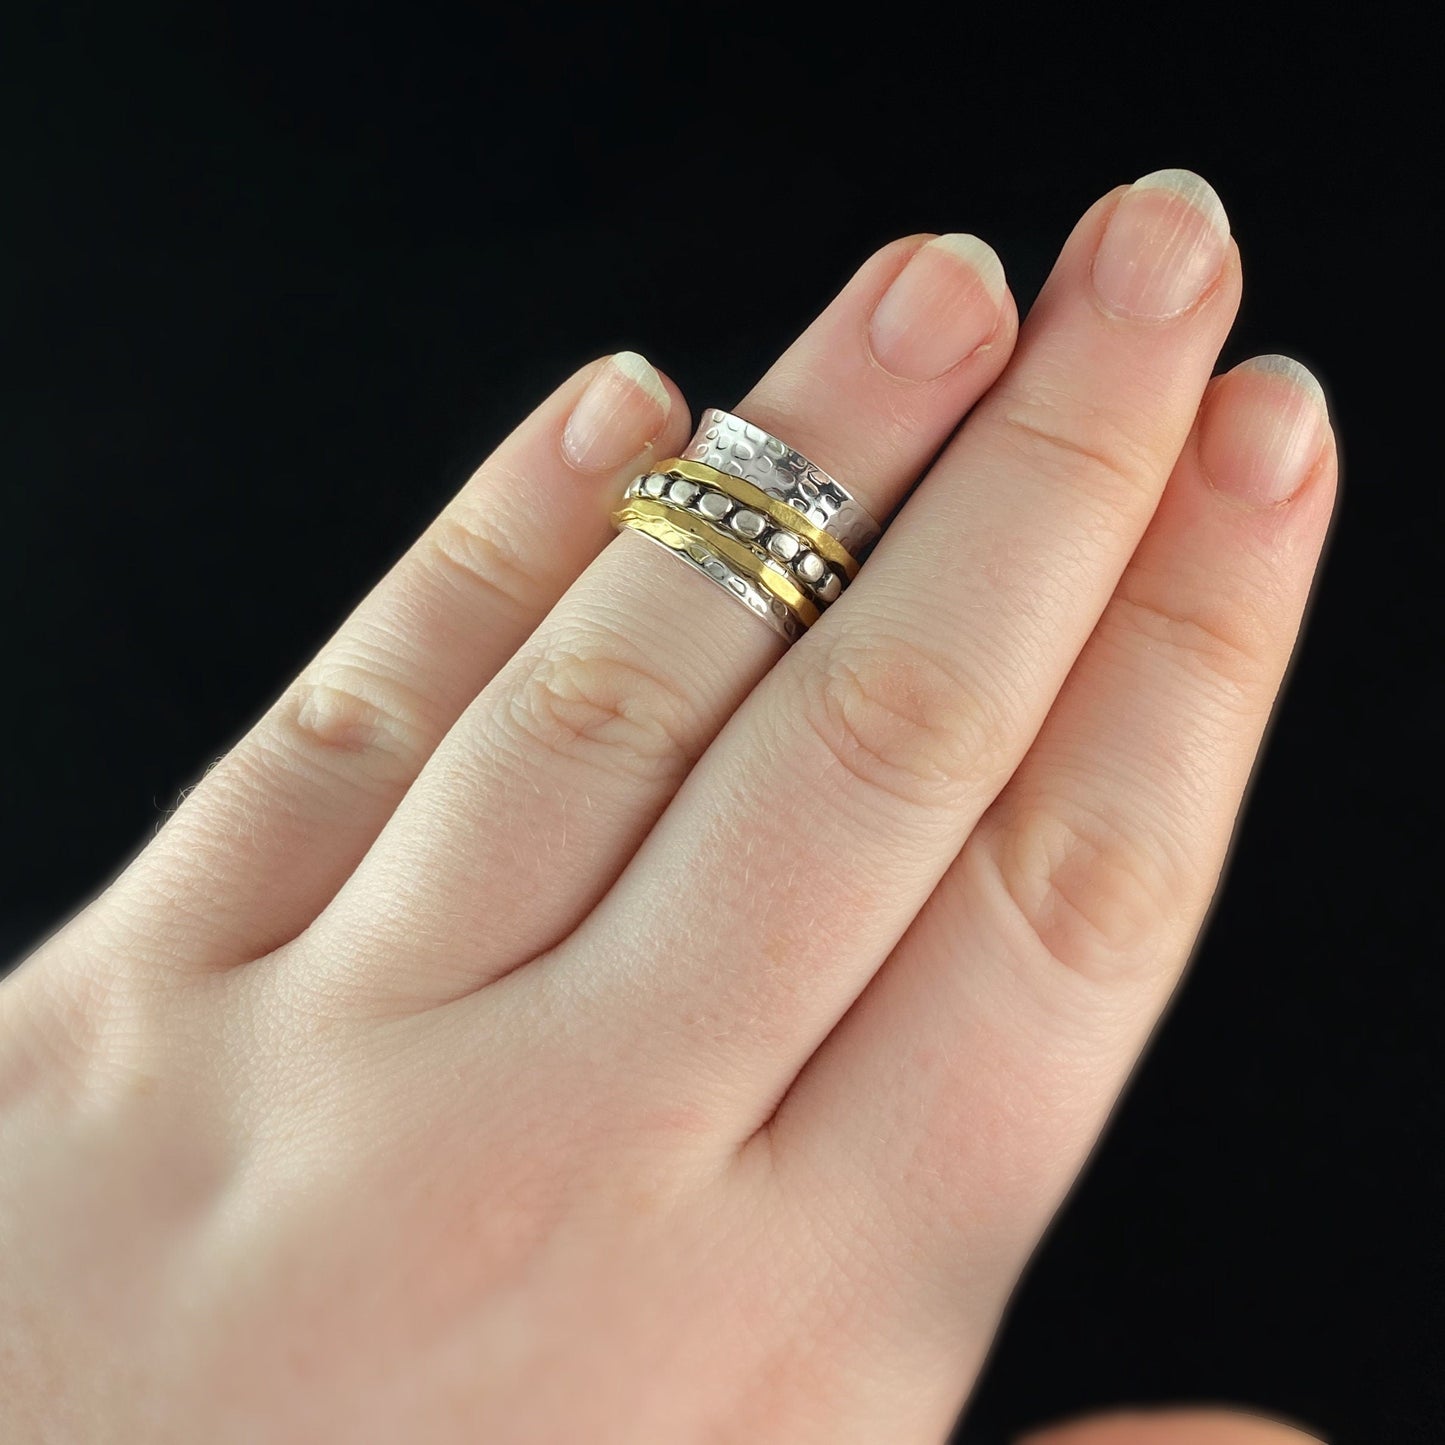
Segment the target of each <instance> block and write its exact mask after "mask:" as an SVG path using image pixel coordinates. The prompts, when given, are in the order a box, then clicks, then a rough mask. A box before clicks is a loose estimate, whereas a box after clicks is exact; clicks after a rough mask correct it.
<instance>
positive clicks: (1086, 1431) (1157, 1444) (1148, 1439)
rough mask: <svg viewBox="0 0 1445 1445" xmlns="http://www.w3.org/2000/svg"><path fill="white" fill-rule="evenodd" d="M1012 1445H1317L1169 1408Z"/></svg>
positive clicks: (1275, 1428) (1259, 1425) (1272, 1426)
mask: <svg viewBox="0 0 1445 1445" xmlns="http://www.w3.org/2000/svg"><path fill="white" fill-rule="evenodd" d="M1018 1445H1321V1439H1320V1437H1319V1436H1318V1435H1307V1434H1306V1433H1305V1432H1304V1431H1303V1430H1297V1429H1295V1428H1293V1427H1292V1426H1289V1425H1281V1424H1279V1423H1278V1422H1277V1421H1274V1420H1266V1419H1264V1418H1263V1417H1262V1416H1260V1415H1253V1414H1248V1413H1245V1412H1243V1411H1239V1410H1224V1409H1177V1408H1171V1409H1167V1410H1124V1411H1120V1412H1119V1413H1117V1414H1110V1415H1094V1416H1090V1417H1089V1418H1088V1419H1084V1420H1072V1421H1069V1422H1068V1423H1066V1424H1062V1425H1049V1426H1046V1427H1045V1428H1044V1429H1042V1430H1039V1431H1034V1432H1031V1433H1030V1434H1028V1435H1024V1436H1021V1437H1020V1439H1019V1441H1018Z"/></svg>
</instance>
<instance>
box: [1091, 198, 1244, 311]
mask: <svg viewBox="0 0 1445 1445" xmlns="http://www.w3.org/2000/svg"><path fill="white" fill-rule="evenodd" d="M1228 250H1229V218H1228V217H1227V216H1226V215H1225V214H1224V207H1223V205H1221V204H1220V200H1219V197H1218V196H1216V195H1215V194H1214V188H1213V187H1212V186H1211V185H1210V184H1209V182H1208V181H1206V180H1204V179H1202V178H1201V177H1199V176H1196V175H1195V174H1194V172H1193V171H1154V172H1153V173H1152V174H1150V175H1147V176H1143V177H1141V178H1140V179H1139V180H1137V181H1135V182H1134V184H1133V185H1132V186H1130V187H1129V189H1128V190H1127V191H1125V192H1124V194H1123V195H1122V196H1120V198H1119V204H1118V205H1117V206H1115V207H1114V214H1113V215H1112V216H1110V217H1109V224H1108V225H1107V226H1106V227H1105V228H1104V236H1103V239H1102V240H1101V241H1100V242H1099V249H1098V252H1097V253H1096V254H1095V256H1094V290H1095V291H1096V292H1097V293H1098V296H1099V299H1100V300H1101V301H1102V302H1103V303H1104V305H1105V306H1107V307H1108V308H1109V310H1110V311H1114V312H1117V313H1118V314H1119V315H1121V316H1133V317H1137V318H1139V319H1140V320H1144V321H1163V320H1164V319H1165V318H1167V317H1170V316H1177V315H1178V314H1179V313H1180V312H1181V311H1187V310H1188V309H1189V308H1190V307H1191V306H1193V305H1194V303H1195V302H1196V301H1198V300H1199V298H1200V297H1201V296H1202V295H1204V293H1205V291H1207V290H1208V289H1209V286H1210V285H1211V283H1212V282H1213V281H1214V279H1215V277H1217V276H1218V275H1219V272H1220V270H1221V269H1222V267H1223V266H1224V258H1225V256H1226V254H1227V253H1228Z"/></svg>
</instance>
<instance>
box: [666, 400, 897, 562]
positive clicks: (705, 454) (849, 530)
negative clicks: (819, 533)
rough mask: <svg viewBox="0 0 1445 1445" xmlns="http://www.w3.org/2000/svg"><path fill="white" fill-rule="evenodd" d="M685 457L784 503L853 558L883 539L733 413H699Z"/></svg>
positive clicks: (811, 470)
mask: <svg viewBox="0 0 1445 1445" xmlns="http://www.w3.org/2000/svg"><path fill="white" fill-rule="evenodd" d="M683 456H685V457H686V458H688V460H689V461H695V462H702V463H703V464H704V465H705V466H709V467H715V468H716V469H717V470H718V471H720V472H726V473H727V474H728V475H730V476H734V477H742V478H743V479H744V480H745V481H749V482H751V483H752V484H753V485H754V486H755V487H760V488H761V489H762V490H763V491H765V492H767V493H768V495H769V496H771V497H775V498H777V500H778V501H781V502H786V503H787V505H788V506H790V507H792V508H793V509H794V510H795V511H798V512H801V513H802V514H803V515H804V516H805V517H806V518H807V519H808V520H809V521H810V522H812V523H813V525H814V526H816V527H820V528H821V529H822V530H823V531H825V532H827V533H828V534H829V535H830V536H833V537H836V538H837V539H838V540H839V541H840V542H841V543H842V544H843V546H844V547H846V548H847V549H848V551H850V552H852V553H853V554H854V555H858V554H861V553H862V552H863V551H864V550H865V549H866V548H868V547H870V546H871V545H872V544H873V543H874V542H876V541H877V540H878V538H879V536H880V535H881V533H882V530H883V529H882V528H881V527H880V526H879V525H878V523H877V521H875V520H874V518H873V517H872V516H870V515H869V513H868V512H867V511H866V510H865V509H864V508H863V507H862V506H861V505H860V504H859V503H858V502H857V501H855V500H854V498H853V494H852V493H851V492H850V491H849V490H848V489H847V488H846V487H845V486H843V484H842V483H841V482H839V481H838V480H837V479H836V478H834V477H830V476H829V475H828V473H827V472H825V471H824V470H823V469H822V468H821V467H819V466H815V465H814V464H813V463H812V462H810V461H809V460H808V459H807V457H805V456H804V455H803V454H802V453H801V452H796V451H794V450H793V448H792V447H790V446H789V445H788V444H787V443H786V442H784V441H781V440H780V439H779V438H777V437H775V436H772V435H770V434H769V433H768V432H765V431H764V430H763V429H762V428H761V427H758V426H754V425H753V424H752V423H751V422H749V421H744V420H743V418H742V417H740V416H734V415H733V414H732V413H731V412H727V411H722V410H721V409H719V408H717V407H710V408H708V410H706V411H705V412H703V416H702V423H701V425H699V427H698V429H697V431H696V432H695V433H694V434H693V438H692V440H691V441H690V442H689V443H688V445H687V449H686V450H685V451H684V452H683Z"/></svg>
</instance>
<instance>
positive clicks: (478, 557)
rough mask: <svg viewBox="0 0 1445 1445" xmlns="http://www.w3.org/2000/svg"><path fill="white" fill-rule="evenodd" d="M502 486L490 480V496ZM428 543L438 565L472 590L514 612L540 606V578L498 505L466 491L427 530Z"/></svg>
mask: <svg viewBox="0 0 1445 1445" xmlns="http://www.w3.org/2000/svg"><path fill="white" fill-rule="evenodd" d="M502 480H503V481H505V482H507V484H508V485H512V483H511V481H510V479H507V478H503V479H502ZM517 485H518V486H520V483H518V484H517ZM498 491H499V489H498V488H496V487H493V486H491V485H489V486H488V488H487V495H488V496H489V497H495V496H496V494H497V492H498ZM422 545H423V555H424V556H425V557H426V558H427V560H428V561H429V562H430V563H431V565H432V566H433V568H435V569H436V570H437V571H440V572H442V573H444V574H446V575H447V576H448V577H449V578H451V579H452V580H453V581H454V582H455V583H456V584H457V585H458V586H460V587H462V588H464V589H465V590H466V591H468V592H471V593H477V594H481V595H482V597H483V598H484V599H485V600H487V601H489V602H490V603H491V604H492V605H493V606H495V607H497V608H500V609H501V610H503V611H504V612H506V613H509V614H515V615H519V616H520V615H527V614H530V613H532V612H533V611H535V610H537V608H538V606H539V596H538V594H539V583H538V580H537V578H536V577H535V576H534V575H533V573H532V570H531V569H530V568H529V567H528V566H527V565H526V563H525V562H524V561H523V559H522V553H521V550H520V549H519V548H518V546H517V545H516V543H515V542H514V541H512V540H511V539H510V538H509V536H508V534H507V531H506V528H505V527H503V526H502V525H501V524H500V519H499V517H498V516H497V515H496V513H495V510H493V511H487V510H485V509H484V508H483V507H482V506H481V504H480V502H479V501H478V500H477V499H476V498H474V497H469V496H467V495H463V496H462V497H459V498H458V499H457V500H456V501H454V502H453V503H452V504H451V505H450V506H449V507H448V508H447V509H446V510H445V511H444V512H443V513H442V514H441V515H440V516H439V517H438V518H437V519H436V521H435V522H433V523H432V525H431V526H430V527H429V528H428V529H427V531H426V534H425V536H424V537H423V543H422Z"/></svg>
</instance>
